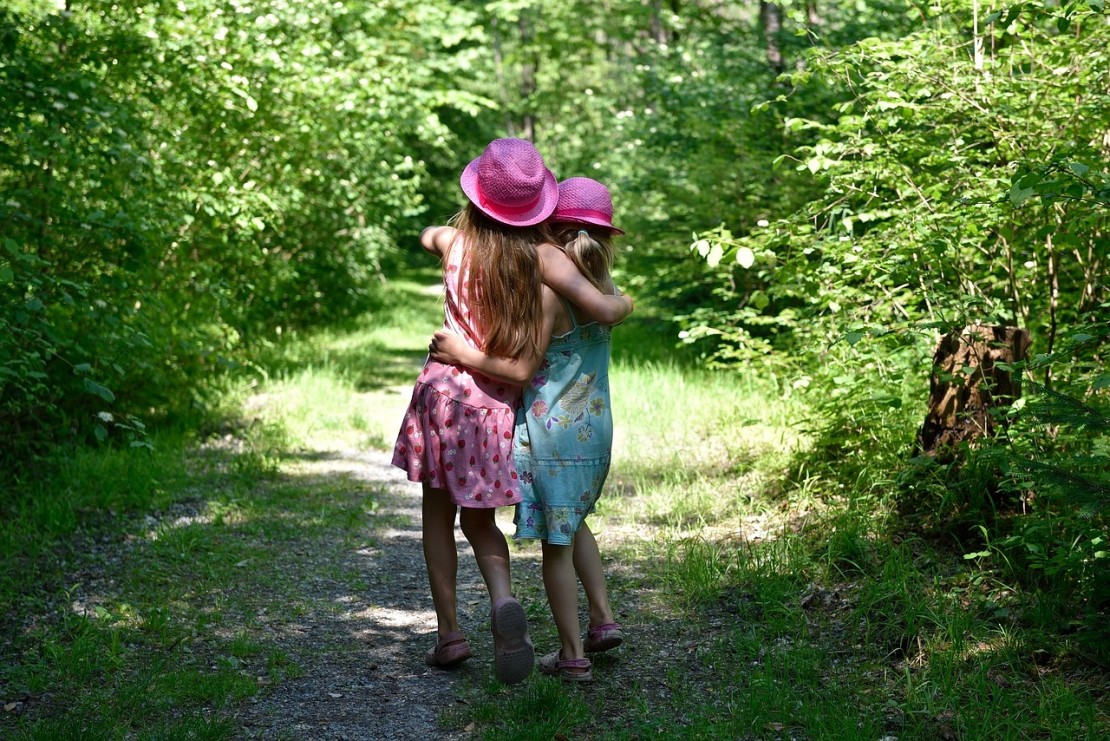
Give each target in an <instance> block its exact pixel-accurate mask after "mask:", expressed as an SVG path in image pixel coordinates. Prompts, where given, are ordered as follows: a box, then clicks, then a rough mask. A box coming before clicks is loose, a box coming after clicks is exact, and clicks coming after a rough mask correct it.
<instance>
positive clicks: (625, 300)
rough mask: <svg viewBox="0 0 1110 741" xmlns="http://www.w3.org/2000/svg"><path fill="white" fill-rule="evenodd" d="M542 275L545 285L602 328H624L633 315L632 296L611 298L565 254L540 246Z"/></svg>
mask: <svg viewBox="0 0 1110 741" xmlns="http://www.w3.org/2000/svg"><path fill="white" fill-rule="evenodd" d="M539 256H540V272H541V273H542V274H543V282H544V283H546V284H547V285H548V286H550V287H551V288H552V289H554V290H555V291H556V292H558V293H559V294H560V295H561V296H563V297H564V298H565V299H567V300H568V301H570V302H571V303H572V304H574V305H575V306H577V307H578V308H579V309H581V310H582V311H584V312H586V314H588V315H589V316H590V318H591V319H594V320H595V321H598V322H601V323H602V324H620V323H621V322H623V321H624V320H625V319H627V318H628V315H629V314H631V313H632V309H633V302H632V299H631V298H629V297H628V296H624V295H620V294H619V292H618V295H615V296H614V295H608V294H604V293H602V292H601V291H599V290H598V289H597V286H595V285H594V284H593V283H590V281H589V280H587V279H586V276H584V275H582V273H580V272H579V271H578V268H577V267H576V266H575V264H574V263H573V262H571V259H570V258H569V257H567V256H566V255H565V254H564V253H563V251H562V250H560V249H559V248H558V247H556V246H554V245H551V244H544V245H540V247H539Z"/></svg>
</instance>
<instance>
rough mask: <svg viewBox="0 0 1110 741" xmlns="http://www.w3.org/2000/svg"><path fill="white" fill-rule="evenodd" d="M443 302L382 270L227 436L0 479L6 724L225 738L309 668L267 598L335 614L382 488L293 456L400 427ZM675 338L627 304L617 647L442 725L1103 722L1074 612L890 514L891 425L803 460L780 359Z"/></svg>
mask: <svg viewBox="0 0 1110 741" xmlns="http://www.w3.org/2000/svg"><path fill="white" fill-rule="evenodd" d="M439 321H440V313H439V309H438V307H437V297H436V295H435V293H434V292H429V291H428V290H427V288H426V282H423V281H414V282H408V283H406V282H398V283H395V284H393V285H392V286H391V287H390V288H389V289H388V292H387V294H386V298H385V299H384V300H383V304H382V308H381V309H380V310H379V311H377V312H374V313H372V314H370V315H368V316H365V317H362V318H360V319H359V320H356V321H353V322H351V323H350V324H349V325H347V326H346V327H343V328H342V329H335V330H331V331H324V332H316V333H311V334H302V335H293V336H289V335H286V336H285V337H284V338H282V339H281V341H280V342H275V343H274V344H273V345H272V346H271V347H270V348H269V349H268V350H267V351H266V353H264V354H263V355H262V357H261V358H260V360H259V365H258V369H257V370H258V374H257V376H256V377H255V378H254V380H253V381H244V384H243V386H242V387H239V388H236V389H232V390H231V392H230V394H229V396H228V399H227V400H225V406H227V407H228V408H230V409H231V410H232V411H233V415H232V417H233V420H232V423H231V424H229V425H228V426H227V427H226V428H221V429H226V430H230V431H231V433H232V434H231V436H230V438H229V439H224V438H222V437H216V438H214V439H210V440H197V439H196V438H194V437H190V436H188V435H183V434H180V433H178V434H172V433H168V432H167V433H161V434H160V435H159V436H156V438H155V446H154V451H153V452H151V451H146V450H118V449H100V450H81V451H76V452H75V453H74V454H73V455H71V456H69V457H68V458H67V459H66V460H65V461H64V462H62V463H60V464H59V465H58V466H57V467H56V471H57V473H56V475H54V476H52V477H50V478H49V479H44V480H43V481H41V482H38V483H36V484H35V485H34V486H28V487H27V488H25V489H23V490H21V491H19V492H14V493H13V492H8V493H7V494H5V497H6V498H5V499H4V500H3V501H2V506H3V508H4V514H5V517H4V518H3V520H2V521H0V557H2V558H3V563H2V564H0V565H2V567H3V568H4V570H5V573H6V574H7V575H9V576H10V578H7V579H5V580H4V581H3V586H2V587H0V590H2V591H0V594H2V595H3V598H4V606H5V607H6V608H7V609H6V610H5V614H6V618H5V619H6V622H5V624H4V628H5V634H6V635H9V636H12V638H11V640H10V641H9V642H8V643H7V644H5V648H4V649H3V650H4V655H3V657H0V658H3V662H2V664H3V666H2V668H0V690H2V692H3V694H4V696H5V698H9V697H20V696H24V695H27V696H30V697H32V698H34V701H35V703H36V707H37V710H36V712H34V713H29V714H27V715H26V716H25V717H17V716H16V715H15V714H9V715H7V716H5V717H0V733H3V734H4V735H5V737H11V738H18V739H32V738H34V739H65V738H125V737H126V738H132V737H133V738H142V739H146V738H150V739H154V738H212V739H224V738H233V737H236V736H237V734H238V729H236V728H235V727H234V724H233V723H232V722H231V721H230V718H231V710H232V709H234V708H235V707H236V705H237V704H239V703H242V702H244V700H245V699H246V698H248V697H250V696H252V695H254V694H256V693H258V692H259V691H260V688H261V687H262V686H265V685H267V684H270V685H273V684H277V683H280V682H283V681H286V680H288V679H290V678H294V677H296V676H298V675H299V674H300V673H301V671H302V669H301V667H300V666H299V665H298V663H297V660H296V659H295V658H294V657H293V656H292V655H291V654H290V653H289V651H288V650H287V649H286V648H285V647H283V646H281V645H279V644H277V643H275V642H274V640H273V639H272V637H271V635H272V632H269V631H267V630H265V629H263V628H264V627H265V626H264V625H263V623H264V620H263V618H262V617H260V615H262V612H263V611H264V610H265V609H266V608H268V607H269V606H270V605H271V604H272V603H274V602H276V603H279V604H281V605H282V615H281V618H280V620H281V621H296V620H297V619H299V618H301V617H304V616H307V615H309V614H311V613H312V611H314V610H320V609H334V608H332V607H328V606H321V605H319V604H314V603H312V602H311V600H310V599H309V597H308V596H307V595H308V585H307V584H306V583H305V582H304V581H303V579H304V577H303V576H300V575H303V574H304V572H305V569H304V568H303V564H300V563H298V560H299V559H303V558H304V555H303V552H302V551H303V549H304V547H305V546H304V544H305V543H313V544H317V545H314V546H313V548H321V547H322V546H320V545H319V544H322V543H334V544H335V547H337V548H339V547H350V546H351V545H352V544H353V543H355V542H357V541H356V538H358V537H361V536H360V535H359V533H360V532H361V529H362V528H363V527H364V526H365V522H366V520H367V518H368V516H369V515H372V514H373V513H374V512H375V511H376V509H377V500H376V493H375V492H374V491H368V490H366V488H365V486H363V485H360V484H358V483H357V482H354V481H348V480H345V479H342V478H328V479H327V480H321V479H320V478H318V477H313V476H312V475H310V474H308V473H306V468H305V462H306V461H312V460H313V458H314V456H317V455H323V454H326V452H327V451H329V450H334V449H338V448H344V449H359V448H367V447H376V448H385V449H387V448H388V447H389V446H390V445H391V444H392V439H393V435H394V434H395V431H396V430H395V428H396V424H397V420H398V419H399V418H400V414H401V412H402V410H403V409H404V408H405V406H406V404H407V402H408V390H409V388H410V384H411V382H412V378H413V376H414V372H415V367H416V366H418V364H419V362H420V360H421V359H422V358H423V357H424V353H425V350H426V344H427V339H428V336H429V335H430V333H431V332H432V331H433V330H434V329H435V328H436V327H437V326H438V324H439ZM664 329H665V328H664V327H662V326H661V325H660V323H659V322H658V320H656V319H652V318H650V317H646V318H645V317H641V318H636V317H634V318H633V319H631V320H630V321H629V322H627V323H626V324H625V325H624V326H622V327H621V328H619V329H618V330H617V331H616V334H615V336H614V353H613V355H614V363H613V367H612V386H613V395H614V413H615V417H616V424H617V438H616V441H615V451H614V453H615V463H614V468H613V471H612V473H611V476H610V480H609V485H608V487H607V491H606V494H605V496H604V497H603V499H602V501H601V502H600V504H599V511H598V513H597V515H596V516H595V517H594V518H593V519H592V521H591V522H592V524H593V527H594V530H595V531H596V532H597V533H598V537H599V542H600V543H601V546H602V550H603V557H604V558H605V560H606V566H607V570H608V573H609V576H610V589H611V593H612V599H613V603H614V606H615V607H616V609H617V611H618V615H619V618H620V620H621V621H622V622H623V623H624V624H625V626H626V629H627V632H628V645H627V646H626V647H624V648H622V649H620V650H618V651H617V652H616V653H615V655H614V656H602V657H598V658H597V660H596V662H595V668H594V672H595V675H596V677H597V681H596V682H595V683H594V684H592V685H589V686H583V687H577V686H575V687H567V686H565V685H563V684H562V683H560V682H558V681H556V680H553V679H549V678H546V677H541V676H534V677H533V678H532V679H530V680H529V681H528V682H527V683H525V684H524V685H521V686H519V687H515V688H507V687H504V686H501V685H499V684H497V683H495V682H493V681H492V680H489V681H476V680H474V681H472V680H467V679H464V678H460V679H459V680H458V682H457V684H456V687H457V691H458V692H459V694H460V695H461V696H462V699H464V700H465V703H459V704H457V705H456V706H455V707H454V708H452V709H450V710H449V711H447V712H445V714H444V717H443V723H444V725H445V726H446V727H449V728H452V729H456V730H458V729H464V728H470V729H472V730H474V731H475V734H476V735H477V736H478V737H482V738H489V739H506V738H513V739H551V738H555V737H559V736H560V735H562V736H565V737H567V738H595V739H635V738H647V737H662V738H695V739H701V738H704V739H717V738H745V739H779V738H812V739H818V738H827V739H843V738H864V739H881V738H884V737H897V738H898V739H902V740H905V739H922V740H925V739H935V738H943V737H946V736H947V737H951V738H965V739H996V738H1001V739H1008V738H1013V739H1025V738H1053V739H1055V738H1059V739H1073V738H1096V737H1100V736H1106V735H1107V734H1108V733H1110V722H1108V719H1107V715H1108V709H1107V699H1106V698H1107V693H1106V688H1107V676H1106V673H1105V669H1104V668H1102V667H1100V666H1099V665H1098V664H1097V663H1094V662H1090V661H1086V660H1084V658H1083V656H1084V654H1083V649H1082V646H1081V645H1080V644H1079V643H1078V640H1077V638H1076V637H1073V636H1071V635H1069V634H1068V633H1066V632H1064V633H1061V632H1060V631H1058V630H1055V628H1054V626H1055V625H1057V624H1058V622H1059V620H1060V619H1061V618H1060V616H1061V615H1062V614H1066V611H1067V610H1068V609H1073V610H1074V607H1073V606H1072V607H1070V608H1069V606H1068V605H1067V604H1066V603H1062V602H1061V601H1060V597H1059V596H1058V595H1054V594H1053V593H1051V591H1040V592H1038V591H1035V590H1032V589H1031V588H1030V587H1029V586H1022V585H1020V584H1018V583H1016V582H1014V583H1010V582H1011V581H1012V580H1009V579H1008V578H1007V572H1006V570H1005V569H1004V568H1001V567H999V566H998V565H996V564H992V559H991V558H981V559H977V560H966V559H964V558H963V552H962V550H961V549H960V548H958V547H953V545H952V543H951V542H946V541H941V540H937V539H936V538H930V537H927V536H925V535H922V534H920V533H914V532H909V531H903V530H901V529H899V520H898V516H897V512H896V511H895V510H894V509H893V506H892V504H891V502H892V500H893V497H892V496H891V492H892V490H893V488H894V486H895V481H894V478H895V477H894V475H893V474H892V473H890V472H889V471H881V470H877V469H876V466H877V465H878V463H875V461H878V462H881V463H882V464H883V465H884V466H889V465H891V462H892V461H895V460H896V458H897V456H896V455H895V453H894V450H893V446H894V445H895V444H896V442H895V441H890V440H880V441H878V443H876V444H881V446H883V450H882V451H880V453H881V454H880V455H877V456H876V457H874V458H869V457H868V456H867V455H866V454H865V453H866V451H863V450H860V451H855V452H854V453H853V454H852V459H851V461H849V465H847V466H843V467H838V465H837V461H835V460H833V461H831V462H829V461H826V462H824V463H817V464H815V463H813V457H812V456H809V457H807V454H808V453H810V452H811V451H812V450H813V446H815V445H816V446H821V445H824V444H825V443H827V442H828V440H827V439H826V437H820V438H816V439H815V437H813V436H811V435H810V434H809V433H807V432H806V430H810V429H819V428H820V426H819V425H816V426H815V425H814V416H813V414H814V413H813V411H812V409H811V408H810V407H809V406H808V405H807V402H806V399H805V398H803V397H799V396H798V395H796V394H794V395H791V394H790V393H786V392H785V391H784V389H790V388H791V386H790V384H789V383H788V380H789V379H776V378H770V377H766V376H757V375H755V374H748V373H743V372H710V371H707V370H705V369H703V368H701V367H700V366H699V364H698V362H697V358H695V357H692V356H691V355H690V354H689V353H687V352H685V351H675V350H674V348H673V347H672V346H671V345H670V343H669V341H668V340H667V339H666V337H667V335H666V333H665V332H664V331H663V330H664ZM259 379H261V380H259ZM151 513H157V514H158V515H159V516H158V517H157V518H151V519H150V520H149V521H148V520H147V519H146V515H147V514H151ZM383 524H386V523H383ZM121 539H126V540H128V541H129V542H132V543H133V544H135V547H134V548H132V549H131V550H130V553H131V556H130V557H129V558H128V560H127V561H126V562H124V563H117V562H112V561H110V554H111V553H112V552H113V551H112V549H111V548H107V547H100V546H98V543H106V542H112V541H118V540H121ZM513 552H514V554H515V555H514V558H516V559H517V562H518V563H519V564H521V565H520V566H518V568H517V570H516V572H515V573H516V577H517V582H518V589H519V591H520V593H521V596H522V597H523V598H524V600H525V603H526V608H527V610H528V615H529V620H530V623H531V625H532V626H533V637H534V638H535V640H536V642H537V646H539V647H541V648H542V647H544V646H548V645H551V644H552V643H553V641H554V640H555V631H554V628H553V626H552V624H551V620H550V615H549V614H548V612H547V609H546V604H545V602H544V598H543V592H542V585H541V584H540V580H539V578H538V569H535V568H534V566H535V559H537V558H538V548H536V547H534V546H527V545H517V544H514V545H513ZM529 567H532V571H529V570H528V568H529ZM315 573H316V574H318V575H320V576H322V577H324V578H327V579H329V580H332V581H333V582H334V583H336V584H339V585H341V586H343V587H344V588H349V589H351V590H356V589H358V588H359V584H360V583H361V582H362V580H364V579H365V575H364V574H361V573H355V572H354V571H353V570H346V569H344V568H342V567H339V566H336V565H334V564H333V563H330V562H329V561H328V559H327V558H324V557H321V562H320V563H319V564H318V565H317V568H316V570H315ZM72 574H86V575H91V576H88V577H86V578H84V579H77V580H73V579H72V578H70V577H67V575H72ZM522 574H527V576H522ZM98 575H101V576H98ZM261 595H265V597H264V598H263V597H262V596H261ZM271 620H272V618H271ZM270 625H271V626H272V622H271V623H270ZM328 650H331V649H330V648H329V647H328V646H321V647H320V651H321V652H327V651H328ZM260 678H261V679H260Z"/></svg>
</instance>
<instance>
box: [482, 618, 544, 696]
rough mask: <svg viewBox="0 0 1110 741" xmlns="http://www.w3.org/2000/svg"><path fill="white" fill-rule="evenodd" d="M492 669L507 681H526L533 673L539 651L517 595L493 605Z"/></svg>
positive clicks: (496, 674) (514, 682)
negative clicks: (529, 631) (530, 637)
mask: <svg viewBox="0 0 1110 741" xmlns="http://www.w3.org/2000/svg"><path fill="white" fill-rule="evenodd" d="M491 623H492V627H493V673H494V675H495V676H496V677H497V678H498V679H499V680H500V681H502V682H504V683H505V684H517V683H518V682H523V681H524V680H525V679H526V678H527V677H528V675H529V674H531V673H532V667H533V665H534V664H535V663H536V652H535V649H533V648H532V641H531V640H530V639H529V638H528V618H527V617H525V615H524V608H523V607H521V605H520V603H519V602H517V601H516V600H515V599H511V598H510V599H504V600H501V601H500V602H498V603H497V604H496V605H495V606H494V608H493V616H492V620H491Z"/></svg>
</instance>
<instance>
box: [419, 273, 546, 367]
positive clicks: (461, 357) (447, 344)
mask: <svg viewBox="0 0 1110 741" xmlns="http://www.w3.org/2000/svg"><path fill="white" fill-rule="evenodd" d="M543 293H544V300H543V326H542V327H541V328H540V336H539V342H538V347H537V348H536V350H537V354H536V355H535V356H532V355H524V356H521V357H519V358H498V357H495V356H493V355H486V354H485V353H484V352H482V351H481V350H478V349H476V348H474V347H471V346H470V345H468V344H467V343H466V341H465V340H463V338H462V337H460V336H459V335H457V334H455V333H454V332H450V331H448V330H446V329H440V330H438V331H436V333H435V334H434V335H432V343H431V345H429V346H428V354H429V355H430V356H431V358H432V360H436V361H438V362H440V363H446V364H447V365H465V366H466V367H467V368H470V369H472V370H476V371H478V372H479V373H482V374H484V375H487V376H489V377H490V378H493V379H495V380H497V381H504V382H505V383H511V384H513V385H514V386H527V385H528V382H529V381H531V380H532V376H534V375H536V369H537V368H539V366H540V361H541V360H542V359H543V355H544V353H545V352H547V344H548V342H550V341H551V334H552V332H553V331H554V329H555V319H556V317H557V316H558V312H561V311H563V307H562V304H561V303H560V301H559V297H558V295H557V294H556V293H555V291H553V290H551V289H550V288H547V287H546V286H545V287H544V292H543Z"/></svg>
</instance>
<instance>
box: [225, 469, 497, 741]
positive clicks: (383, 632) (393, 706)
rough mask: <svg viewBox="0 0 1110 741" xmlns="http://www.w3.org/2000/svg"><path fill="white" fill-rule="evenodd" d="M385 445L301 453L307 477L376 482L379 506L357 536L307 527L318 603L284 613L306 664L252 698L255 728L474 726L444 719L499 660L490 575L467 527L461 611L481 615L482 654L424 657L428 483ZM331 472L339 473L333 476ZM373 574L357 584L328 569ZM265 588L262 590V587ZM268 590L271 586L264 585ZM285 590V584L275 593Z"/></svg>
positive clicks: (408, 734) (373, 734) (308, 734)
mask: <svg viewBox="0 0 1110 741" xmlns="http://www.w3.org/2000/svg"><path fill="white" fill-rule="evenodd" d="M389 459H390V454H388V453H386V452H382V451H356V450H336V451H330V452H328V453H326V454H317V455H312V456H309V457H308V459H307V460H305V461H304V462H302V463H298V464H297V466H296V468H297V474H298V475H299V476H301V477H304V478H305V481H304V482H302V485H303V483H308V482H311V481H312V480H313V479H317V480H319V481H320V482H321V483H322V484H324V486H325V487H326V486H327V485H328V484H329V483H330V484H332V485H334V484H335V480H336V479H340V480H345V481H346V482H348V487H345V488H349V482H357V485H356V487H355V489H356V490H357V489H358V488H360V487H361V488H364V489H366V488H368V489H371V490H372V491H373V493H374V497H375V502H376V505H377V506H376V507H375V509H374V511H373V513H372V515H371V516H369V517H367V518H365V524H363V525H362V526H361V527H359V528H358V529H359V531H360V532H358V533H357V535H356V537H354V538H353V539H335V538H327V537H320V538H313V537H310V538H306V539H304V540H302V541H301V542H299V543H298V544H297V546H296V548H297V551H298V555H299V556H300V558H298V559H297V560H296V561H295V562H294V563H295V564H297V565H298V566H299V570H300V572H301V573H287V574H286V575H285V576H286V577H288V578H289V579H290V580H291V581H294V582H298V583H301V584H304V585H308V590H309V591H310V593H309V594H305V595H304V597H305V598H306V600H307V603H309V604H312V605H314V606H313V607H310V608H309V610H308V612H307V613H305V614H302V615H300V616H298V617H297V618H296V619H295V620H293V621H291V622H288V623H285V624H283V625H281V627H280V628H279V632H280V634H281V635H280V636H278V637H277V639H278V640H279V641H280V644H281V646H282V648H283V650H285V651H286V652H287V653H288V655H289V658H290V660H291V661H292V662H293V663H294V664H296V665H297V666H298V667H299V669H300V676H298V677H295V678H290V679H285V680H283V681H281V682H280V683H279V684H277V685H276V686H274V687H273V688H272V689H271V690H269V691H263V692H261V693H259V694H258V695H257V696H255V697H254V698H252V699H251V700H249V701H247V702H246V703H244V704H243V705H242V706H241V707H240V709H239V711H238V712H237V713H236V716H237V722H238V723H239V724H240V727H241V732H242V734H243V735H244V736H245V737H247V738H281V737H289V738H298V739H300V738H313V739H347V740H350V741H355V740H358V739H381V738H392V739H428V738H448V739H450V738H465V737H466V736H467V735H468V734H466V733H465V732H458V733H448V732H445V731H444V730H443V729H442V728H441V726H440V725H439V722H438V719H439V716H440V715H441V713H442V712H443V711H444V710H446V709H449V708H451V707H452V706H453V705H454V704H455V703H456V702H459V700H458V698H457V695H456V692H455V686H456V683H457V682H459V681H460V680H461V679H463V678H465V677H470V678H472V679H474V680H478V679H479V678H480V676H481V675H482V674H483V673H487V672H488V671H489V670H490V667H489V666H488V665H489V661H488V660H483V659H482V658H480V657H482V656H485V657H489V656H490V655H491V654H492V652H491V650H488V648H489V647H488V646H487V645H486V644H488V643H490V639H489V638H488V635H487V634H484V633H483V632H482V631H481V630H478V627H479V625H480V624H481V623H482V621H483V620H486V619H487V613H486V600H485V596H484V587H482V585H481V576H480V574H479V573H478V570H477V567H476V565H475V562H474V559H473V557H472V556H471V553H470V549H469V545H468V544H467V543H466V541H465V539H463V538H462V536H461V533H460V534H459V535H458V545H459V580H458V584H459V594H460V618H461V619H462V621H463V622H464V624H467V625H470V626H471V630H470V631H469V637H470V639H471V641H472V644H473V646H474V649H475V658H474V659H471V660H470V661H468V662H466V663H464V664H463V665H462V667H460V668H459V669H458V670H456V671H452V672H446V671H442V670H438V669H432V668H429V667H427V666H425V665H424V661H423V654H424V652H425V650H426V649H427V648H428V647H429V646H431V645H432V643H433V641H434V631H435V613H434V612H433V611H432V610H431V600H430V597H429V596H428V586H427V577H426V574H425V571H424V557H423V551H422V550H421V538H420V489H419V487H418V486H417V485H416V484H412V483H410V482H409V481H407V480H406V478H405V475H404V473H403V472H402V471H400V470H399V469H396V468H394V467H392V466H391V465H390V460H389ZM329 480H331V481H330V482H329ZM329 573H331V574H335V573H348V574H355V575H362V578H361V579H357V581H356V583H361V585H362V588H355V589H351V588H350V584H349V583H344V580H343V579H330V578H328V577H327V576H326V574H329ZM260 597H262V596H261V595H260ZM262 599H263V600H264V601H265V597H262ZM276 599H278V598H277V596H276V595H275V596H274V597H272V598H271V600H276Z"/></svg>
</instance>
